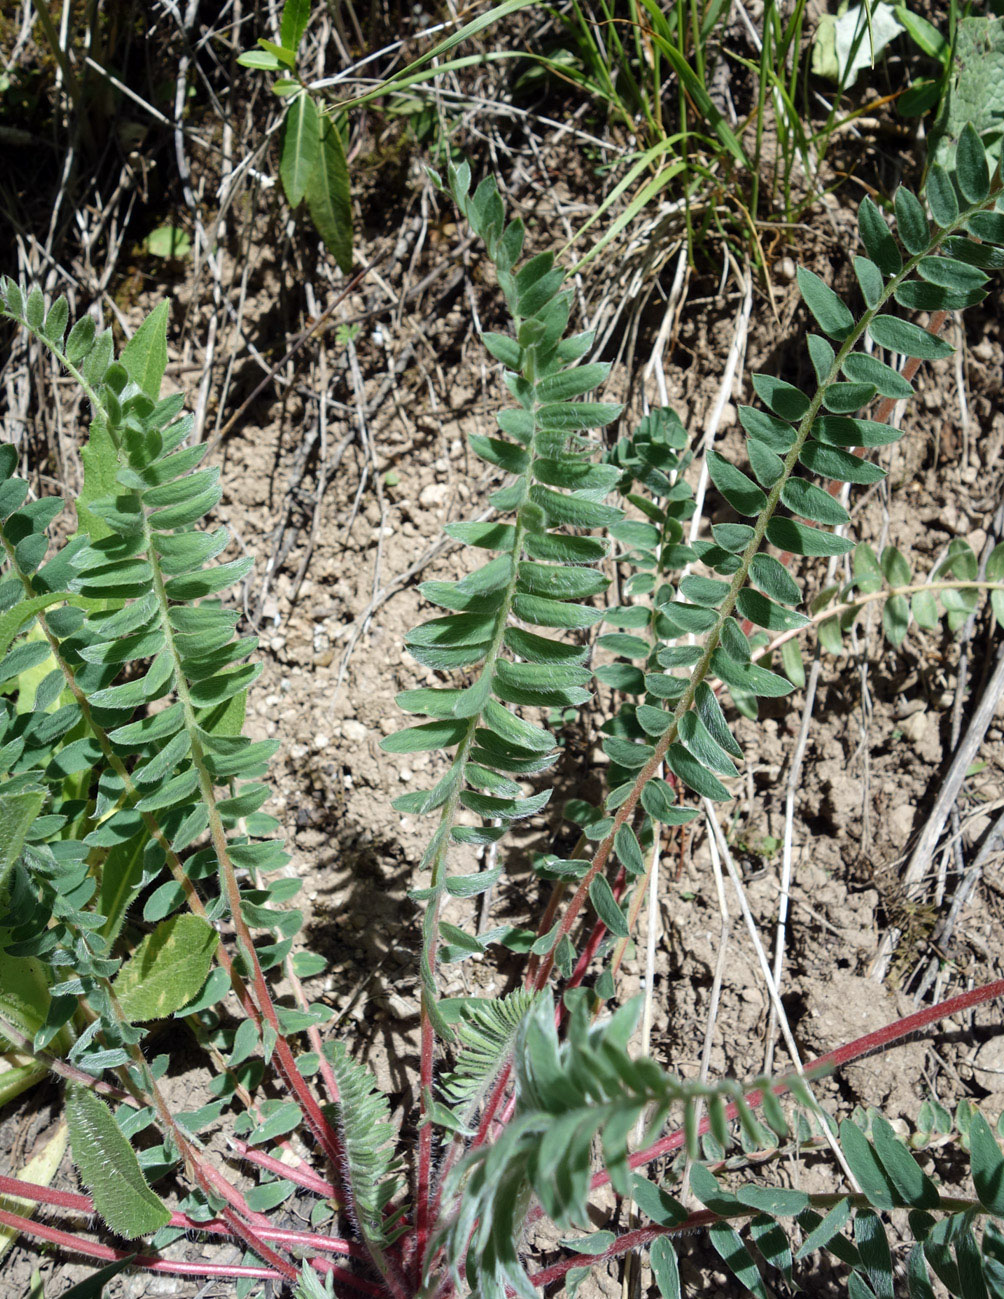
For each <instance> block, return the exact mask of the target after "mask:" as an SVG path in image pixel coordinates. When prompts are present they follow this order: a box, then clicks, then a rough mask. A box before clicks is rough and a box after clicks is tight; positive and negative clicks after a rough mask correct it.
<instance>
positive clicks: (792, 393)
mask: <svg viewBox="0 0 1004 1299" xmlns="http://www.w3.org/2000/svg"><path fill="white" fill-rule="evenodd" d="M752 382H753V391H754V392H755V393H756V395H757V396H758V397H759V398H760V400H761V401H762V402H763V404H764V405H765V406H767V407H769V409H770V410H772V411H773V412H774V414H775V415H779V416H780V417H781V419H783V420H790V421H791V422H793V423H794V422H796V421H798V420H800V419H801V418H802V416H803V415H804V414H805V412H806V411H807V410H808V409H809V405H810V402H809V398H808V397H807V396H806V395H805V393H804V392H802V390H801V388H796V387H795V386H794V385H793V384H790V383H786V382H785V381H784V380H783V379H775V378H774V376H773V375H771V374H754V375H753V378H752Z"/></svg>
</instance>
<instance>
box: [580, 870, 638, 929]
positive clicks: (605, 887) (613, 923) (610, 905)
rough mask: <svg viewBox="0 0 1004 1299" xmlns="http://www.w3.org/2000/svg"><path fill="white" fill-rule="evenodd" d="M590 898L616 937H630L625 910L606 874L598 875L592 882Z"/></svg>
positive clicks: (600, 916) (597, 912)
mask: <svg viewBox="0 0 1004 1299" xmlns="http://www.w3.org/2000/svg"><path fill="white" fill-rule="evenodd" d="M589 899H590V901H591V902H592V904H593V906H594V907H595V909H596V914H597V915H598V916H599V918H600V919H601V920H602V921H603V923H604V924H605V925H606V927H607V929H609V930H610V932H611V933H612V934H613V935H614V937H615V938H628V937H630V933H631V931H630V930H629V929H628V927H627V921H626V920H625V919H624V912H623V911H622V910H621V909H620V907H619V906H618V904H617V899H616V898H615V897H614V894H613V890H612V889H611V887H610V884H609V882H608V881H607V878H606V876H605V875H597V876H596V877H595V879H594V880H593V882H592V884H590V886H589Z"/></svg>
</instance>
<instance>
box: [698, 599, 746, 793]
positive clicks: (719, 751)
mask: <svg viewBox="0 0 1004 1299" xmlns="http://www.w3.org/2000/svg"><path fill="white" fill-rule="evenodd" d="M761 598H762V597H761ZM678 728H679V735H680V739H681V740H682V741H683V743H684V744H685V745H686V747H687V748H688V749H689V750H690V752H691V753H692V754H693V755H694V757H695V758H697V760H698V762H700V763H701V764H702V765H703V766H706V767H710V769H711V770H712V771H715V772H718V773H719V774H720V775H722V776H735V775H736V774H737V772H736V767H735V764H734V763H733V761H732V759H731V758H730V757H729V755H728V754H727V753H726V752H725V750H724V749H723V748H722V747H721V745H720V744H719V743H718V742H717V740H715V739H714V738H713V736H712V735H711V732H710V731H709V730H708V728H707V727H706V726H705V725H704V722H703V720H702V719H701V717H700V716H699V715H698V713H697V712H696V711H693V710H692V711H690V712H687V713H684V714H683V716H682V717H681V718H680V720H679V723H678Z"/></svg>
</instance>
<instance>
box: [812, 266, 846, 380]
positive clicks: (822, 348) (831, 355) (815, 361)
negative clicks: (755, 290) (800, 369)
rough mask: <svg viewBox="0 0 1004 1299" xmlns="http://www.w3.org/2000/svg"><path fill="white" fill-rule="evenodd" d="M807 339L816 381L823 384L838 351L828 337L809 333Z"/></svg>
mask: <svg viewBox="0 0 1004 1299" xmlns="http://www.w3.org/2000/svg"><path fill="white" fill-rule="evenodd" d="M858 260H860V259H857V258H856V259H855V263H856V262H857V261H858ZM805 341H806V343H807V344H808V346H809V356H810V357H811V359H812V368H813V369H814V370H815V372H816V381H817V382H818V383H820V384H823V383H825V382H826V379H827V376H828V375H829V373H830V370H831V369H832V368H833V362H834V360H835V359H836V353H835V352H834V350H833V348H832V347H831V345H830V344H829V343H828V342H827V341H826V339H825V338H823V337H821V335H819V334H809V336H808V337H807V338H806V340H805Z"/></svg>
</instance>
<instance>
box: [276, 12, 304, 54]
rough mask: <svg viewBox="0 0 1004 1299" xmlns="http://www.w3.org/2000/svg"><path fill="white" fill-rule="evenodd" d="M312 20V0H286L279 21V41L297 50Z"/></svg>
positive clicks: (285, 47) (286, 46)
mask: <svg viewBox="0 0 1004 1299" xmlns="http://www.w3.org/2000/svg"><path fill="white" fill-rule="evenodd" d="M309 21H310V0H286V2H285V4H284V5H283V6H282V18H281V20H280V23H279V43H280V44H281V45H282V47H283V48H284V49H287V50H293V51H295V50H296V49H297V48H298V47H299V44H300V41H301V39H302V38H303V33H304V32H305V31H306V30H307V23H308V22H309Z"/></svg>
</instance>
